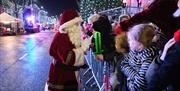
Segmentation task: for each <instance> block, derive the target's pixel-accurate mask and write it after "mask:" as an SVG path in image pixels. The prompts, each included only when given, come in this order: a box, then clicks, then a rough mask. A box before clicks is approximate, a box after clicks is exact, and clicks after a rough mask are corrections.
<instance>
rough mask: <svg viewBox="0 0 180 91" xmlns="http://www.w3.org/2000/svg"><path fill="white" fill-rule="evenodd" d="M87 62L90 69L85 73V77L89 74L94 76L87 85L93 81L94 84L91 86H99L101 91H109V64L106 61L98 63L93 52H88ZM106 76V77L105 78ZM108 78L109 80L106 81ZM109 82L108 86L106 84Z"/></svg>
mask: <svg viewBox="0 0 180 91" xmlns="http://www.w3.org/2000/svg"><path fill="white" fill-rule="evenodd" d="M85 59H86V62H87V64H88V65H89V68H88V69H87V70H86V71H85V72H84V74H83V75H84V76H85V75H86V74H87V72H89V71H90V72H91V73H92V76H91V77H90V78H89V79H88V80H87V81H86V83H85V84H86V85H87V84H89V83H90V82H91V81H92V80H94V81H93V83H92V84H90V86H92V87H93V86H97V88H98V90H99V91H107V90H106V88H107V87H106V86H108V87H109V86H110V84H109V80H108V78H109V76H110V71H109V69H110V67H109V66H108V63H107V62H105V61H98V60H96V59H95V55H94V54H93V52H92V50H91V49H90V51H88V53H87V55H86V56H85ZM105 76H106V77H105ZM105 78H107V79H105ZM106 81H107V84H106Z"/></svg>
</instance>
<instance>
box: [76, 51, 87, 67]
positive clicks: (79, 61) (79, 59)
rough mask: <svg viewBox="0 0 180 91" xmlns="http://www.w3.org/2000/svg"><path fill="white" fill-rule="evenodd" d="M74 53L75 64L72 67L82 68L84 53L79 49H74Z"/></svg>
mask: <svg viewBox="0 0 180 91" xmlns="http://www.w3.org/2000/svg"><path fill="white" fill-rule="evenodd" d="M73 51H74V53H75V57H76V60H75V63H74V66H82V65H84V64H85V62H84V51H83V50H82V49H81V48H76V49H73Z"/></svg>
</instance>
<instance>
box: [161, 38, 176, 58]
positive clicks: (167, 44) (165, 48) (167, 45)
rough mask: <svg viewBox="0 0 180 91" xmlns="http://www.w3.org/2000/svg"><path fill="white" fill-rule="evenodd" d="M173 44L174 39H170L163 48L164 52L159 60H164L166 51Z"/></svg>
mask: <svg viewBox="0 0 180 91" xmlns="http://www.w3.org/2000/svg"><path fill="white" fill-rule="evenodd" d="M174 44H175V41H174V38H172V39H170V40H169V41H168V42H167V43H166V44H165V46H164V50H163V53H162V55H161V57H160V59H161V60H164V58H165V57H166V54H167V51H168V50H169V48H171V47H172V45H174Z"/></svg>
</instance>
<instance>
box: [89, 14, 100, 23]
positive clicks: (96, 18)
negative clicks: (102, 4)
mask: <svg viewBox="0 0 180 91" xmlns="http://www.w3.org/2000/svg"><path fill="white" fill-rule="evenodd" d="M99 17H100V15H99V14H94V15H92V16H90V17H89V18H88V23H93V22H95V21H97V20H98V18H99Z"/></svg>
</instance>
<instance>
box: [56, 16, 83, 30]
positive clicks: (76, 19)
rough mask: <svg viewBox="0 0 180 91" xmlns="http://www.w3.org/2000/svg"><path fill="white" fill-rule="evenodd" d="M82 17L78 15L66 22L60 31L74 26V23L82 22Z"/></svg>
mask: <svg viewBox="0 0 180 91" xmlns="http://www.w3.org/2000/svg"><path fill="white" fill-rule="evenodd" d="M82 21H83V20H82V18H81V17H76V18H74V19H72V20H70V21H68V22H66V23H64V24H62V25H61V26H60V27H59V31H60V32H61V31H62V30H63V29H64V28H67V27H69V26H72V25H73V24H75V23H77V22H82Z"/></svg>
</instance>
